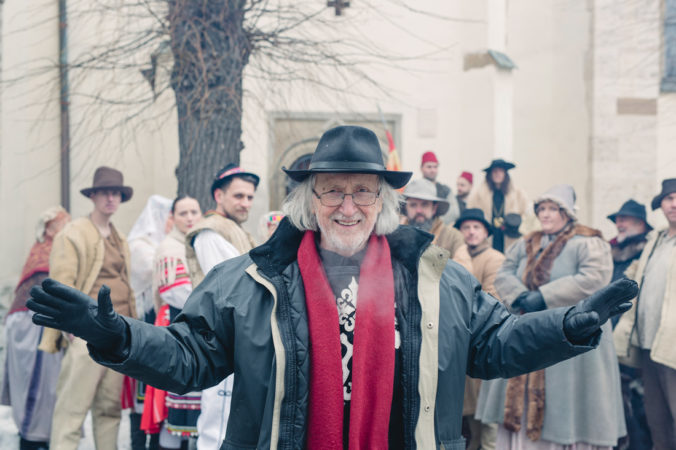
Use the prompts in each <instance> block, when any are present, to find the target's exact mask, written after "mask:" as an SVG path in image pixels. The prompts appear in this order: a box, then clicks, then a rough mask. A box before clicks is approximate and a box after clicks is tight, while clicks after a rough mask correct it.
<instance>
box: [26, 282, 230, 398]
mask: <svg viewBox="0 0 676 450" xmlns="http://www.w3.org/2000/svg"><path fill="white" fill-rule="evenodd" d="M205 281H206V280H205ZM203 286H204V287H203ZM208 286H209V283H206V282H203V283H202V284H201V285H200V288H202V289H197V290H196V291H195V293H196V294H198V295H201V301H199V302H193V303H192V306H193V308H192V311H191V315H190V316H185V315H184V320H183V321H181V322H179V323H175V324H172V325H170V326H169V327H154V326H152V325H150V324H146V323H144V322H141V321H138V320H134V319H130V318H126V317H125V318H123V317H122V316H120V315H118V314H117V313H115V311H114V310H113V308H112V304H111V302H110V289H109V288H108V287H106V286H104V287H102V288H101V290H100V291H99V296H98V302H94V300H93V299H91V298H90V297H88V296H87V295H85V294H83V293H82V292H80V291H78V290H76V289H73V288H70V287H68V286H65V285H63V284H61V283H59V282H57V281H54V280H51V279H47V280H45V281H44V282H43V284H42V287H40V286H34V287H33V288H32V290H31V297H32V298H31V299H30V300H28V302H27V306H28V307H29V308H30V309H31V310H33V311H35V312H36V314H35V315H34V316H33V322H35V323H36V324H38V325H44V326H48V327H53V328H57V329H60V330H63V331H66V332H68V333H72V334H74V335H75V336H78V337H80V338H82V339H84V340H85V341H87V343H88V346H89V350H90V354H91V356H92V358H93V359H94V360H96V361H97V362H99V363H101V364H103V365H106V366H108V367H111V368H113V369H115V370H117V371H119V372H122V373H125V374H127V375H129V376H132V377H134V378H137V379H139V380H141V381H144V382H146V383H148V384H150V385H152V386H154V387H157V388H160V389H164V390H170V391H173V392H178V393H183V392H189V391H191V390H199V389H203V388H206V387H209V386H212V385H214V384H216V383H218V381H220V380H221V379H223V378H224V377H225V376H227V375H228V374H230V373H231V372H232V358H231V352H228V351H227V348H232V346H231V345H228V342H226V341H227V340H228V337H227V336H228V334H227V333H226V330H227V329H231V327H228V323H230V324H231V323H232V321H231V319H232V316H231V314H230V313H229V311H227V310H225V311H219V313H218V314H216V313H215V306H214V303H213V301H212V300H213V297H214V294H213V291H211V290H209V289H208ZM210 300H211V301H210ZM216 319H217V320H216ZM216 322H218V323H216Z"/></svg>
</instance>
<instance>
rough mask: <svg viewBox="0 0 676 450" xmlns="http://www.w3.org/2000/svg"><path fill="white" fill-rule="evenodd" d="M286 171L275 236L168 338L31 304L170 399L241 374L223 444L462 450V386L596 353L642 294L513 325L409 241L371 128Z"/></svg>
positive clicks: (193, 305) (209, 286)
mask: <svg viewBox="0 0 676 450" xmlns="http://www.w3.org/2000/svg"><path fill="white" fill-rule="evenodd" d="M286 172H287V173H288V174H289V176H291V177H292V178H294V179H295V180H297V181H299V182H300V184H299V185H298V186H297V187H296V188H295V189H294V190H293V191H292V192H291V194H290V195H289V197H288V198H287V200H286V202H285V204H284V206H283V208H282V209H283V212H284V213H285V214H286V217H285V218H284V219H283V220H282V222H281V223H280V225H279V227H278V228H277V231H276V232H275V233H274V234H273V235H272V237H271V238H270V239H269V240H268V241H267V242H266V243H265V244H263V245H262V246H260V247H257V248H255V249H253V250H251V251H250V252H249V253H248V254H247V255H242V256H240V257H238V258H234V259H231V260H228V261H226V262H225V263H222V264H220V265H218V266H216V267H215V268H214V269H212V270H211V271H210V272H209V273H208V274H207V276H206V278H205V279H204V281H203V282H202V283H201V284H200V285H199V286H198V287H197V288H196V289H195V290H194V291H193V293H192V295H191V296H190V298H189V299H188V301H187V303H186V305H185V307H184V309H183V312H182V313H181V315H180V316H178V317H177V318H176V320H175V322H174V323H172V324H171V325H169V326H168V327H152V326H148V325H147V324H143V323H141V322H139V321H135V320H129V319H125V318H122V317H120V316H117V315H115V314H114V313H112V312H111V311H110V309H109V308H108V305H107V302H106V298H107V297H106V293H105V292H104V293H103V294H102V295H101V296H99V302H98V314H91V313H90V312H89V311H90V310H91V309H93V310H94V311H97V306H95V303H94V301H93V300H92V299H90V298H89V297H87V296H84V295H82V294H81V293H78V292H76V291H73V290H71V289H69V288H67V287H66V286H62V285H59V284H56V283H54V282H53V281H45V283H43V286H42V288H34V289H33V291H32V296H33V298H32V299H31V300H30V301H29V307H31V308H33V309H34V310H36V311H38V314H36V315H35V316H33V319H34V321H35V322H36V323H42V324H46V323H48V324H50V325H51V326H56V327H59V328H61V329H64V330H68V331H69V332H71V333H74V334H76V335H79V336H83V337H84V338H85V339H88V340H91V341H92V342H93V343H92V345H90V352H91V354H92V356H93V357H94V359H95V360H96V361H98V362H100V363H101V364H103V365H105V366H108V367H114V368H115V369H116V370H119V371H121V372H124V373H127V374H129V375H130V376H133V377H135V378H139V379H141V380H142V381H144V382H146V383H148V384H150V385H152V386H155V387H157V388H159V389H165V390H169V391H173V392H176V391H178V392H186V391H190V390H198V389H203V388H205V387H207V386H211V385H214V384H216V383H217V382H218V381H220V380H221V379H222V378H223V377H225V376H227V375H228V374H230V373H233V372H234V373H236V374H237V375H236V383H235V385H234V387H233V391H232V411H233V414H230V416H229V419H228V427H227V438H226V441H227V442H228V443H236V444H237V446H239V447H251V448H254V447H255V448H287V447H289V448H291V447H294V448H296V447H297V448H308V449H311V450H312V449H332V450H339V449H342V448H345V447H347V446H349V447H350V448H389V447H390V443H394V444H392V445H394V446H397V447H400V448H415V447H417V448H421V449H427V448H438V447H440V446H443V447H445V448H456V447H458V446H462V445H464V444H463V440H462V438H461V429H460V416H461V413H462V395H463V385H464V383H463V382H464V377H465V373H468V374H470V375H473V376H476V377H505V376H513V375H516V374H518V373H526V372H529V371H531V370H533V369H535V368H540V367H544V366H546V365H549V364H553V363H556V362H558V361H561V360H563V359H566V358H568V357H572V356H574V355H577V354H580V353H583V352H585V351H587V350H589V349H591V348H593V347H594V346H595V345H597V343H598V326H597V324H599V323H603V322H604V321H605V320H606V319H607V318H608V316H609V315H612V314H613V313H616V312H619V311H621V310H622V309H623V308H625V307H626V306H627V305H625V302H624V300H625V299H626V298H628V297H631V296H633V295H635V290H634V288H635V286H634V285H633V284H632V283H630V282H623V283H620V284H616V285H613V286H611V287H610V288H608V289H607V290H605V291H603V292H600V293H599V294H598V295H596V296H595V297H593V298H590V299H588V300H587V301H586V302H585V303H581V304H580V305H578V306H576V307H574V308H572V309H570V308H568V309H560V310H550V311H546V312H542V313H535V314H530V315H525V316H522V317H520V318H516V317H512V316H510V314H509V313H508V312H507V311H506V310H505V308H504V306H502V305H501V304H500V303H499V302H498V301H497V300H496V299H495V298H493V297H491V296H490V295H489V294H487V293H485V292H483V291H482V290H481V287H480V285H479V283H478V282H477V281H476V279H474V277H472V276H470V275H469V274H468V273H467V271H466V270H465V269H463V268H462V267H461V266H459V265H458V264H455V263H454V262H449V261H448V252H446V251H444V250H443V249H441V248H439V247H437V246H435V245H431V241H432V239H433V236H432V235H430V234H429V233H425V232H423V231H421V230H417V229H415V228H413V227H408V226H399V223H398V221H399V215H398V209H399V195H398V193H397V191H396V189H397V188H400V187H402V186H404V185H405V184H406V182H407V181H408V179H409V178H410V176H411V174H410V173H408V172H395V171H388V170H386V169H385V166H384V164H383V159H382V151H381V147H380V142H379V139H378V138H377V136H376V135H375V133H374V132H373V131H371V130H368V129H366V128H363V127H358V126H341V127H337V128H333V129H331V130H328V131H326V132H325V133H324V134H323V135H322V137H321V139H320V140H319V144H318V146H317V149H316V151H315V153H314V155H313V156H312V159H311V162H310V166H309V168H308V170H302V171H291V170H287V171H286ZM602 306H603V307H602ZM65 310H67V311H68V312H67V313H62V312H63V311H65ZM357 310H358V313H357ZM609 311H610V312H609ZM597 315H598V316H597ZM100 323H103V324H104V325H105V326H103V327H101V326H99V325H100ZM111 330H112V331H111ZM101 336H105V337H107V344H101V341H100V340H99V339H100V337H101ZM234 411H237V413H236V414H235V413H234ZM227 445H228V444H227V443H226V446H227Z"/></svg>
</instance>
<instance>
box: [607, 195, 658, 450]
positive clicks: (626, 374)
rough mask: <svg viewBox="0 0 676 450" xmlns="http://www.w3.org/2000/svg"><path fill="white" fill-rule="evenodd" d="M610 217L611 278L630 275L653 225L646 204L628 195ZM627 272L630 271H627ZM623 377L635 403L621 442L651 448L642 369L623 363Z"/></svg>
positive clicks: (626, 398)
mask: <svg viewBox="0 0 676 450" xmlns="http://www.w3.org/2000/svg"><path fill="white" fill-rule="evenodd" d="M607 217H608V220H610V221H611V222H613V223H614V224H615V226H616V228H617V235H616V236H615V237H614V238H612V239H611V240H610V241H609V243H610V251H611V253H612V256H613V278H612V280H617V279H619V278H622V277H625V276H627V275H629V276H632V274H633V272H634V271H635V269H636V266H637V264H638V259H639V257H640V256H641V253H642V252H643V249H644V248H645V246H646V243H647V242H648V238H647V235H648V232H649V231H651V230H652V229H653V228H652V227H651V226H650V224H648V221H647V217H646V209H645V206H644V205H643V204H641V203H639V202H637V201H636V200H634V199H629V200H627V201H626V202H624V203H623V204H622V206H621V207H620V209H619V210H618V211H617V212H614V213H612V214H609V215H608V216H607ZM630 267H631V269H630ZM625 272H626V273H627V275H625ZM619 319H620V318H619V317H618V316H615V317H614V318H613V324H616V323H617V320H619ZM620 381H621V383H622V400H623V402H624V404H625V405H633V407H632V408H627V409H625V411H624V420H625V422H626V424H627V436H625V437H623V438H621V440H620V442H619V444H618V446H619V447H622V445H625V446H626V444H627V443H629V444H630V445H631V446H632V447H633V448H650V446H651V440H650V430H649V429H648V423H647V422H646V416H645V407H644V401H643V392H644V388H643V381H642V380H641V377H640V373H639V371H637V370H636V368H634V367H629V366H626V365H624V364H620ZM632 387H633V388H632Z"/></svg>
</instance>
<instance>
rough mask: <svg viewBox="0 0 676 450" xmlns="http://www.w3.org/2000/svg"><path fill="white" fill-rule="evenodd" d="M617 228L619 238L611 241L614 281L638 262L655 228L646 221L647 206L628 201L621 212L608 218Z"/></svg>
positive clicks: (631, 200) (616, 237)
mask: <svg viewBox="0 0 676 450" xmlns="http://www.w3.org/2000/svg"><path fill="white" fill-rule="evenodd" d="M608 219H610V220H611V221H612V222H613V223H614V224H615V226H616V227H617V236H615V237H614V238H613V239H611V240H610V247H611V251H612V253H613V279H612V281H615V280H617V279H620V278H622V277H623V276H624V271H625V270H627V268H628V267H629V265H630V264H631V263H632V262H634V261H636V260H638V258H639V257H640V256H641V252H642V251H643V248H644V247H645V244H646V242H648V239H647V238H646V235H647V234H648V232H649V231H650V230H652V229H653V227H651V226H650V224H649V223H648V221H647V219H646V212H645V206H644V205H642V204H640V203H638V202H637V201H636V200H633V199H629V200H627V201H626V202H625V203H624V204H623V205H622V207H621V208H620V210H619V211H617V212H616V213H613V214H611V215H609V216H608Z"/></svg>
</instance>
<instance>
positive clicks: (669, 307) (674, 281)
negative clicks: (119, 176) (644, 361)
mask: <svg viewBox="0 0 676 450" xmlns="http://www.w3.org/2000/svg"><path fill="white" fill-rule="evenodd" d="M667 231H668V230H661V231H659V232H655V231H653V232H652V233H650V234H649V235H648V242H647V244H646V246H645V248H644V249H643V253H642V254H641V257H640V258H639V260H638V264H637V265H636V266H635V270H634V265H633V264H632V266H630V267H629V268H628V269H627V271H626V272H625V275H627V276H628V277H630V278H632V279H634V280H636V281H637V282H638V283H639V288H640V286H641V284H642V283H643V272H644V270H645V267H646V264H647V263H648V259H649V258H650V255H651V254H652V251H653V249H654V248H655V243H656V242H657V237H658V236H659V234H660V233H666V232H667ZM632 272H634V273H632ZM637 310H638V308H637V307H636V302H634V306H633V307H632V309H630V310H629V311H627V312H626V313H624V314H623V315H622V317H620V320H619V322H618V323H617V326H616V327H615V331H613V339H614V341H615V350H616V351H617V356H618V359H619V360H620V362H621V363H623V364H626V365H629V366H633V367H638V364H639V352H638V350H639V348H638V337H637V335H636V333H635V330H634V328H635V323H636V311H637ZM675 344H676V249H674V250H673V251H672V253H671V258H670V260H669V274H668V275H667V285H666V287H665V292H664V300H663V302H662V315H661V318H660V324H659V327H658V329H657V335H656V336H655V340H654V341H653V345H652V348H651V349H650V358H651V359H652V360H653V361H655V362H657V363H660V364H663V365H665V366H667V367H670V368H672V369H676V345H675Z"/></svg>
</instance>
